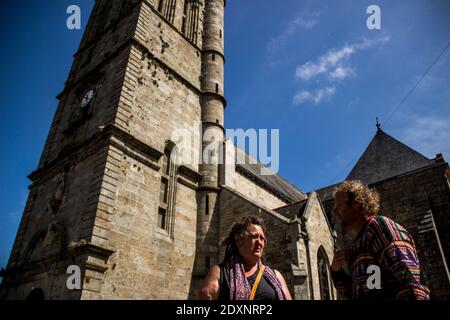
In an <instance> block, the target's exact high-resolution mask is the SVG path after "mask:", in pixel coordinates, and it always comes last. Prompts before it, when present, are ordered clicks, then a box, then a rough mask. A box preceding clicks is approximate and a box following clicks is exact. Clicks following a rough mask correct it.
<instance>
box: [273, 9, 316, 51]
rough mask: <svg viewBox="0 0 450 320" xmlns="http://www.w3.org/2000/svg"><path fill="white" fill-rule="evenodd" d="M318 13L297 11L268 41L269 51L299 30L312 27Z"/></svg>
mask: <svg viewBox="0 0 450 320" xmlns="http://www.w3.org/2000/svg"><path fill="white" fill-rule="evenodd" d="M317 17H318V14H317V13H312V14H306V13H305V12H303V11H301V12H299V13H298V14H297V15H296V17H295V18H294V19H292V20H291V21H289V23H287V25H286V28H285V29H284V30H283V31H282V32H281V33H280V34H279V35H277V36H275V37H272V38H271V39H270V41H269V45H268V48H269V50H270V51H275V50H277V49H279V48H280V47H282V46H283V45H285V44H286V42H287V40H288V39H289V37H291V36H293V35H294V34H295V33H296V32H298V31H300V30H309V29H312V28H314V27H315V26H316V25H317V24H318V23H319V20H318V19H317Z"/></svg>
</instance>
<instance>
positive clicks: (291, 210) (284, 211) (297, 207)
mask: <svg viewBox="0 0 450 320" xmlns="http://www.w3.org/2000/svg"><path fill="white" fill-rule="evenodd" d="M307 202H308V200H307V199H305V200H301V201H298V202H296V203H292V204H289V205H287V206H284V207H281V208H277V209H275V210H274V211H276V212H278V213H279V214H281V215H283V216H285V217H286V218H288V219H293V218H295V217H301V216H302V215H303V213H304V212H305V208H306V203H307Z"/></svg>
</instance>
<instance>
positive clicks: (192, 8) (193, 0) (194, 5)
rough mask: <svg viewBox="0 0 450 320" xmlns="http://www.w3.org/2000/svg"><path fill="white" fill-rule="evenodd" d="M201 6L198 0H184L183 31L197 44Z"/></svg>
mask: <svg viewBox="0 0 450 320" xmlns="http://www.w3.org/2000/svg"><path fill="white" fill-rule="evenodd" d="M199 6H200V5H199V1H198V0H185V1H184V11H183V24H182V27H181V32H182V33H183V34H184V35H185V36H186V37H187V38H188V39H189V40H191V41H192V42H193V43H195V44H197V38H198V22H199Z"/></svg>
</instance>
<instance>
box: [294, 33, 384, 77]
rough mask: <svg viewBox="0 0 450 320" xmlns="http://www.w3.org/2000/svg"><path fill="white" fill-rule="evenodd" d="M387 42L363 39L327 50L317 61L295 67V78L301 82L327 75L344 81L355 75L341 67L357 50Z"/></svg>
mask: <svg viewBox="0 0 450 320" xmlns="http://www.w3.org/2000/svg"><path fill="white" fill-rule="evenodd" d="M389 40H390V38H389V37H383V38H377V39H372V40H367V39H363V41H361V42H358V43H353V44H350V45H345V46H344V47H342V48H340V49H332V50H329V51H328V52H327V53H325V54H324V55H322V56H320V57H319V58H318V59H317V61H315V62H313V61H308V62H306V63H304V64H303V65H301V66H299V67H297V69H296V77H297V78H299V79H302V80H310V79H312V78H314V77H316V76H318V75H320V74H325V73H327V74H328V75H329V77H330V78H331V79H339V80H341V79H345V78H347V77H348V76H351V75H353V74H354V73H355V72H354V71H353V69H352V68H350V67H346V66H344V65H343V63H344V62H345V61H347V60H349V59H350V57H351V56H352V55H353V54H355V53H356V52H357V51H358V50H364V49H367V48H369V47H372V46H374V45H375V44H382V43H386V42H388V41H389Z"/></svg>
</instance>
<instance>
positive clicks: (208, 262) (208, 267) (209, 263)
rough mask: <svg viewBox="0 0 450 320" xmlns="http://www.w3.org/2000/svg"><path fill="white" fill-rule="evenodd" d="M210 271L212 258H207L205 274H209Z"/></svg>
mask: <svg viewBox="0 0 450 320" xmlns="http://www.w3.org/2000/svg"><path fill="white" fill-rule="evenodd" d="M209 269H211V258H210V257H206V259H205V271H206V272H205V273H209Z"/></svg>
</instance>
